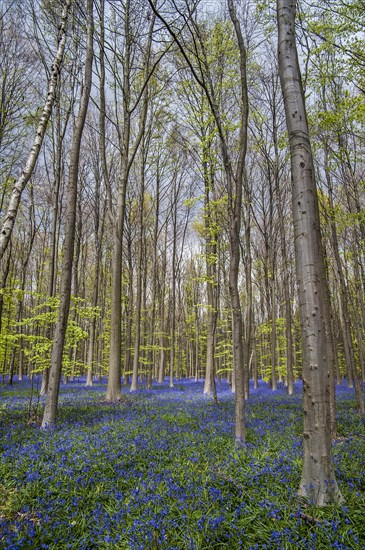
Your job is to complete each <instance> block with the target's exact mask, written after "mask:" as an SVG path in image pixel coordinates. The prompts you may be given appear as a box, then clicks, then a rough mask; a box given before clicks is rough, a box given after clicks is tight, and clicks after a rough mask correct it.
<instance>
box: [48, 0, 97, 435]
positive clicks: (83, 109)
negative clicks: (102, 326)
mask: <svg viewBox="0 0 365 550" xmlns="http://www.w3.org/2000/svg"><path fill="white" fill-rule="evenodd" d="M86 13H87V39H86V41H87V42H86V60H85V73H84V87H83V91H82V96H81V101H80V109H79V113H78V116H77V120H76V125H75V130H74V135H73V139H72V146H71V154H70V169H69V179H68V188H67V210H66V226H65V242H64V249H63V250H64V255H63V263H62V277H61V292H60V307H59V313H58V320H57V323H56V328H55V334H54V341H53V346H52V355H51V367H50V373H49V383H48V392H47V398H46V406H45V409H44V415H43V420H42V428H49V427H53V426H54V425H55V423H56V415H57V405H58V394H59V386H60V379H61V369H62V356H63V350H64V343H65V337H66V328H67V321H68V314H69V310H70V299H71V281H72V264H73V255H74V240H75V224H76V200H77V180H78V173H79V161H80V147H81V139H82V134H83V130H84V125H85V120H86V114H87V108H88V104H89V97H90V91H91V82H92V64H93V30H94V25H93V0H87V10H86Z"/></svg>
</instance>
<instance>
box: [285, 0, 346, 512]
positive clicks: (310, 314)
mask: <svg viewBox="0 0 365 550" xmlns="http://www.w3.org/2000/svg"><path fill="white" fill-rule="evenodd" d="M295 7H296V3H295V1H294V0H277V22H278V35H279V36H278V54H279V71H280V81H281V86H282V90H283V98H284V106H285V115H286V123H287V129H288V134H289V144H290V155H291V172H292V208H293V220H294V238H295V261H296V272H297V283H298V293H299V313H300V320H301V329H302V353H303V358H302V361H303V365H302V371H303V395H304V397H303V409H304V433H303V470H302V477H301V482H300V487H299V491H298V493H299V495H301V496H303V497H305V498H308V499H311V501H313V502H314V504H315V505H316V506H325V505H326V504H329V503H331V502H338V501H340V500H342V495H341V493H340V491H339V489H338V486H337V481H336V478H335V474H334V467H333V460H332V449H331V417H330V401H329V395H330V388H329V383H330V378H329V368H330V367H329V365H328V364H327V361H328V356H327V349H326V326H325V315H326V313H325V307H326V305H325V268H324V257H323V250H322V242H321V231H320V220H319V208H318V198H317V189H316V184H315V180H314V167H313V158H312V152H311V145H310V140H309V132H308V125H307V116H306V109H305V103H304V93H303V88H302V82H301V75H300V69H299V62H298V54H297V49H296V39H295Z"/></svg>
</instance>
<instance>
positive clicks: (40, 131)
mask: <svg viewBox="0 0 365 550" xmlns="http://www.w3.org/2000/svg"><path fill="white" fill-rule="evenodd" d="M70 6H71V0H64V2H63V8H62V13H61V18H60V24H59V26H58V47H57V53H56V56H55V59H54V61H53V64H52V67H51V76H50V79H49V83H48V93H47V99H46V102H45V104H44V107H43V111H42V115H41V117H40V119H39V122H38V126H37V130H36V135H35V138H34V141H33V145H32V148H31V150H30V153H29V155H28V158H27V161H26V163H25V167H24V169H23V171H22V173H21V174H20V176H19V177H18V179H17V181H16V182H15V183H14V187H13V191H12V193H11V197H10V201H9V206H8V212H7V214H6V216H5V220H4V222H3V225H2V228H1V232H0V261H1V260H2V258H3V256H4V253H5V250H6V248H7V246H8V244H9V240H10V237H11V234H12V231H13V227H14V224H15V219H16V216H17V214H18V209H19V205H20V199H21V195H22V193H23V191H24V189H25V186H26V185H27V183H28V181H29V179H30V178H31V176H32V174H33V170H34V167H35V164H36V162H37V159H38V156H39V153H40V150H41V147H42V143H43V139H44V136H45V133H46V129H47V125H48V121H49V118H50V116H51V113H52V109H53V105H54V102H55V99H56V95H57V83H58V78H59V74H60V71H61V65H62V61H63V55H64V51H65V44H66V29H67V19H68V12H69V10H70Z"/></svg>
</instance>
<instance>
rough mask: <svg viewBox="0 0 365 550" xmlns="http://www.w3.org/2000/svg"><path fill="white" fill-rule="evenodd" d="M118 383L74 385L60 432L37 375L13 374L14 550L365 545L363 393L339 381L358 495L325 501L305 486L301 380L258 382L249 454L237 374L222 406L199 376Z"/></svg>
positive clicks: (9, 405)
mask: <svg viewBox="0 0 365 550" xmlns="http://www.w3.org/2000/svg"><path fill="white" fill-rule="evenodd" d="M105 390H106V387H105V384H103V383H98V384H95V385H94V386H93V387H92V388H86V387H85V386H84V385H83V384H82V383H81V382H74V383H69V384H67V385H63V386H62V387H61V393H60V411H59V417H58V427H57V428H56V430H54V431H53V432H49V431H40V429H39V423H38V422H37V421H38V420H39V416H40V413H41V409H42V405H43V403H42V402H40V403H38V405H37V397H35V396H36V391H35V392H34V393H33V403H32V406H31V408H30V396H31V388H30V385H29V382H15V384H14V386H13V387H8V386H6V385H5V384H3V385H0V415H1V424H0V453H1V455H0V548H5V549H12V550H15V549H23V548H26V549H37V550H38V549H43V548H45V549H54V550H56V549H57V550H62V549H66V548H71V549H80V550H81V549H84V550H92V549H113V548H115V549H133V550H134V549H141V550H158V549H168V550H173V549H176V550H185V549H186V550H188V549H189V550H192V549H194V550H195V549H199V550H203V549H205V550H211V549H222V548H225V549H227V550H235V549H239V548H242V549H264V548H266V549H268V550H272V549H291V548H293V549H315V550H320V549H322V548H336V549H365V424H364V420H363V419H360V418H359V416H358V415H357V413H356V412H355V400H354V394H353V390H349V389H347V388H346V387H344V386H340V387H338V388H337V397H338V434H339V437H338V439H337V440H336V441H335V442H334V445H333V452H334V461H335V467H336V476H337V480H338V483H339V486H340V489H341V491H342V493H343V495H344V497H345V499H346V501H345V503H344V504H341V505H336V506H330V507H327V508H325V509H315V508H313V506H311V505H310V503H305V502H303V501H301V500H299V499H298V498H297V496H296V490H297V488H298V485H299V480H300V472H301V432H302V415H301V388H300V385H297V386H296V391H295V395H293V396H291V397H288V396H287V395H286V393H285V389H284V388H283V387H282V388H280V389H279V390H278V391H276V392H272V391H270V390H269V388H268V387H267V385H266V384H265V383H263V382H261V383H260V385H259V388H258V389H256V390H253V389H252V391H251V395H250V399H249V401H248V402H247V405H246V417H247V428H248V444H247V448H246V450H245V451H242V450H236V449H235V447H234V441H233V427H234V426H233V396H232V394H231V392H230V388H229V386H228V384H226V383H223V382H222V383H221V384H220V385H218V398H219V405H218V406H216V405H214V404H213V403H212V400H211V399H210V398H208V397H204V396H203V395H202V391H203V384H202V382H198V383H195V382H194V381H189V380H183V381H178V382H176V384H175V387H174V388H172V389H170V388H169V387H168V384H166V385H161V386H158V385H155V386H154V388H153V389H152V390H149V391H147V390H144V389H141V390H139V391H138V392H136V393H134V394H130V393H129V392H128V388H125V390H124V391H125V393H124V394H123V399H122V401H121V402H120V403H118V404H116V405H110V404H106V403H105V402H104V401H103V400H104V397H105ZM41 401H42V400H41ZM29 413H31V414H30V416H31V418H30V420H29Z"/></svg>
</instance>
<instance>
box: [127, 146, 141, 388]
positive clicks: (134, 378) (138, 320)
mask: <svg viewBox="0 0 365 550" xmlns="http://www.w3.org/2000/svg"><path fill="white" fill-rule="evenodd" d="M141 152H142V155H141V156H142V159H141V174H140V177H141V190H140V199H139V221H138V228H139V235H138V246H139V249H138V257H137V262H136V270H137V280H136V306H135V318H134V325H135V329H134V334H135V336H134V355H133V374H132V383H131V387H130V391H131V392H132V391H136V390H137V389H138V364H139V356H140V345H141V306H142V264H143V233H144V231H143V218H144V193H145V166H144V160H145V159H144V157H145V155H144V147H143V144H142V147H141Z"/></svg>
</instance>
